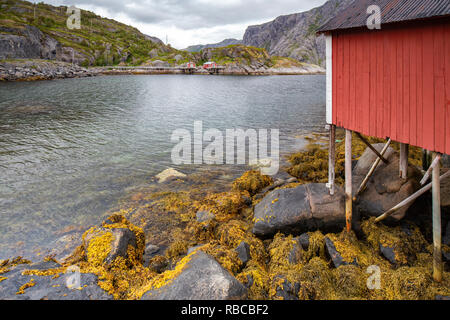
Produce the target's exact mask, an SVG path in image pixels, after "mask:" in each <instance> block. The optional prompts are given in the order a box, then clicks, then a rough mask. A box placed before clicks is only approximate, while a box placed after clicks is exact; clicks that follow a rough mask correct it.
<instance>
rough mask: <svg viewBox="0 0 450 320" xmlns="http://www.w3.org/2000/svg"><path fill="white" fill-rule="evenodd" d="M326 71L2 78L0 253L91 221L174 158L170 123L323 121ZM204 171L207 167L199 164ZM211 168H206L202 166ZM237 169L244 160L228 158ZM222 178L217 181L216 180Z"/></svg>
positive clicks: (291, 141)
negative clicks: (315, 73) (322, 73)
mask: <svg viewBox="0 0 450 320" xmlns="http://www.w3.org/2000/svg"><path fill="white" fill-rule="evenodd" d="M324 92H325V79H324V77H323V76H270V77H243V76H182V75H159V76H105V77H95V78H82V79H66V80H54V81H42V82H30V83H3V84H0V259H4V258H9V257H11V256H13V255H18V254H22V255H25V256H27V255H31V249H32V248H35V247H36V246H44V245H46V244H48V243H49V242H50V241H52V240H54V239H55V238H56V237H57V234H58V230H61V229H62V228H65V227H68V226H74V225H75V226H89V225H91V224H95V223H98V221H99V220H100V218H101V217H102V215H103V214H104V213H105V212H106V211H108V210H109V209H111V208H113V207H114V206H116V205H117V203H118V201H119V199H121V198H122V197H125V196H126V195H127V193H129V192H130V190H133V187H136V186H140V185H145V184H149V183H151V179H152V177H153V176H154V175H155V174H157V173H159V172H160V171H162V170H164V169H166V168H168V167H175V168H177V169H179V170H181V171H183V172H186V173H189V172H192V171H194V170H197V169H198V168H194V167H189V166H182V167H179V166H178V167H177V166H174V165H173V164H172V163H171V150H172V148H173V146H174V145H175V144H174V143H172V142H171V140H170V137H171V134H172V132H173V131H174V130H175V129H187V130H190V131H191V132H192V131H193V123H194V121H203V127H204V130H207V129H209V128H217V129H219V130H225V129H233V128H242V129H249V128H253V129H279V130H280V149H281V153H282V154H286V153H289V152H293V151H295V148H296V147H297V146H296V137H297V136H299V135H301V134H306V133H310V132H316V131H321V130H323V126H324V122H325V94H324ZM202 169H203V170H205V167H202ZM206 170H208V167H206ZM227 170H230V171H231V176H233V177H234V176H237V175H239V174H241V173H242V170H244V169H243V168H242V167H235V168H233V167H227ZM218 183H219V182H218Z"/></svg>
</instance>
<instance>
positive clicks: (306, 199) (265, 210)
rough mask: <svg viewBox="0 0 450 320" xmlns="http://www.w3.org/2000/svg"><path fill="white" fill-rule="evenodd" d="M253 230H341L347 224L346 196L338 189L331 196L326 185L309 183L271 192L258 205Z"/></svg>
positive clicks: (262, 232)
mask: <svg viewBox="0 0 450 320" xmlns="http://www.w3.org/2000/svg"><path fill="white" fill-rule="evenodd" d="M254 219H255V224H254V227H253V233H254V234H256V235H258V236H263V237H267V236H271V235H273V234H275V233H277V232H284V233H302V232H308V231H315V230H318V229H320V230H333V231H334V230H340V229H342V228H343V227H344V226H345V195H344V192H343V191H342V189H340V188H337V190H336V194H335V195H334V196H330V195H329V190H328V188H327V187H326V186H325V184H306V185H301V186H299V187H297V188H292V189H279V190H275V191H273V192H271V193H269V194H268V195H267V196H266V197H265V198H264V199H263V200H262V201H261V202H260V203H258V204H257V205H256V206H255V215H254Z"/></svg>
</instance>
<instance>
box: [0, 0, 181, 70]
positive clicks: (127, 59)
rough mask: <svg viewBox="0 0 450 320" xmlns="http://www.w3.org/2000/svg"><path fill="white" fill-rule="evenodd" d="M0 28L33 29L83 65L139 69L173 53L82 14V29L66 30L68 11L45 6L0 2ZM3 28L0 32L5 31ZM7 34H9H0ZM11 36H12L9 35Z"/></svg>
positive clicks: (133, 31)
mask: <svg viewBox="0 0 450 320" xmlns="http://www.w3.org/2000/svg"><path fill="white" fill-rule="evenodd" d="M0 5H1V11H0V28H1V27H5V28H13V29H24V28H25V26H26V25H30V26H35V27H37V28H39V30H41V31H42V32H43V33H45V34H47V35H49V36H50V37H52V38H54V39H55V40H57V41H58V42H60V43H61V45H62V47H63V48H64V47H69V48H73V49H74V50H75V51H76V52H77V54H79V55H80V56H83V57H85V61H84V62H83V63H82V64H83V65H95V66H102V65H116V64H119V63H120V62H122V63H125V64H131V65H139V64H141V63H143V62H145V61H146V60H148V59H149V58H150V55H154V56H158V55H160V54H166V55H167V54H170V53H175V52H176V50H175V49H173V48H171V47H170V46H166V45H164V44H163V43H162V42H161V41H160V40H159V39H156V38H151V37H148V36H146V35H144V34H142V33H141V32H139V30H137V29H136V28H133V27H131V26H127V25H125V24H122V23H120V22H117V21H114V20H111V19H107V18H102V17H100V16H98V15H96V14H95V13H92V12H89V11H85V10H81V29H79V30H77V29H73V30H70V29H68V28H67V25H66V23H67V19H68V17H69V15H68V14H67V7H66V6H60V7H54V6H51V5H48V4H45V3H38V4H36V5H34V4H33V3H31V2H27V1H21V0H1V1H0ZM5 28H2V29H5ZM2 33H8V31H2ZM9 33H13V32H9Z"/></svg>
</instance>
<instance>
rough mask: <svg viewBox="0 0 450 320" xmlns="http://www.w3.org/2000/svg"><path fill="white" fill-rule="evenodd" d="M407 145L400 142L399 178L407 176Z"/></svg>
mask: <svg viewBox="0 0 450 320" xmlns="http://www.w3.org/2000/svg"><path fill="white" fill-rule="evenodd" d="M408 157H409V145H408V144H405V143H400V178H402V179H407V178H408Z"/></svg>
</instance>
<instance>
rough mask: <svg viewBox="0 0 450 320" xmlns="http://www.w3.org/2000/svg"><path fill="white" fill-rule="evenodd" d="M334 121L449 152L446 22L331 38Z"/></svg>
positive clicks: (449, 26) (449, 40) (449, 27)
mask: <svg viewBox="0 0 450 320" xmlns="http://www.w3.org/2000/svg"><path fill="white" fill-rule="evenodd" d="M333 123H334V124H336V125H337V126H338V127H343V128H346V129H350V130H354V131H358V132H361V133H363V134H365V135H369V136H375V137H380V138H386V137H390V138H392V139H393V140H394V141H398V142H402V143H408V144H411V145H415V146H419V147H422V148H425V149H428V150H431V151H437V152H441V153H446V154H450V21H448V20H447V21H440V22H422V23H418V24H417V25H414V26H405V27H401V28H400V27H398V28H391V29H383V30H380V31H367V30H366V31H354V32H340V33H336V34H333Z"/></svg>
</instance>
